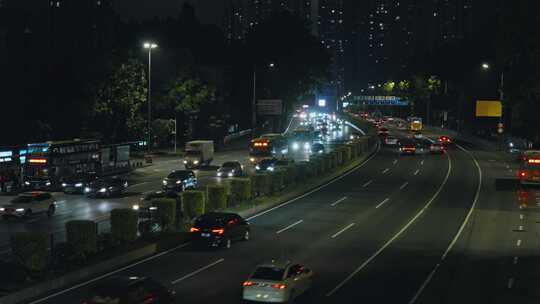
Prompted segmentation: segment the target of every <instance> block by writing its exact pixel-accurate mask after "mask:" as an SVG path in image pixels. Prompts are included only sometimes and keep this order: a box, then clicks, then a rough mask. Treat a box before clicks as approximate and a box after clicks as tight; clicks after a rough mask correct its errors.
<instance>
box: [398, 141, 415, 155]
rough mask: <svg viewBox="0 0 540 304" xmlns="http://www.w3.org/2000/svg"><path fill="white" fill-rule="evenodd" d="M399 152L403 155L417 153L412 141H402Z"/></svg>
mask: <svg viewBox="0 0 540 304" xmlns="http://www.w3.org/2000/svg"><path fill="white" fill-rule="evenodd" d="M399 152H400V153H401V154H415V153H416V144H415V143H414V142H412V141H400V142H399Z"/></svg>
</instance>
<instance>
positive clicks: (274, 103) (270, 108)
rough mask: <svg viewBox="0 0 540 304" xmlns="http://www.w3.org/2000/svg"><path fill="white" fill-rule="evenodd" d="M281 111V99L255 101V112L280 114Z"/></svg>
mask: <svg viewBox="0 0 540 304" xmlns="http://www.w3.org/2000/svg"><path fill="white" fill-rule="evenodd" d="M282 113H283V101H282V100H281V99H261V100H259V101H258V102H257V114H259V115H281V114H282Z"/></svg>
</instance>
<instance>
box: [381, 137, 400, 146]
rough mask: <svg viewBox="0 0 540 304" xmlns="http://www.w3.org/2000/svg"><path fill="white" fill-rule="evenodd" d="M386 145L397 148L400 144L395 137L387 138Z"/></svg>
mask: <svg viewBox="0 0 540 304" xmlns="http://www.w3.org/2000/svg"><path fill="white" fill-rule="evenodd" d="M384 144H385V145H388V146H395V145H397V144H398V139H397V138H395V137H393V136H387V137H386V138H385V139H384Z"/></svg>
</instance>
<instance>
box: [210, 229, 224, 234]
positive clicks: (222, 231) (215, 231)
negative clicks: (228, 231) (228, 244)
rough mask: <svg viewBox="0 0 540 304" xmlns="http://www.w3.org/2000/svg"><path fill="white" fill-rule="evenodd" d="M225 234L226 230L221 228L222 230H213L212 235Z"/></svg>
mask: <svg viewBox="0 0 540 304" xmlns="http://www.w3.org/2000/svg"><path fill="white" fill-rule="evenodd" d="M224 232H225V229H223V228H221V229H212V233H216V234H223V233H224Z"/></svg>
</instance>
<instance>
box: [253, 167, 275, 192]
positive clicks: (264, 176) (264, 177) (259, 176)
mask: <svg viewBox="0 0 540 304" xmlns="http://www.w3.org/2000/svg"><path fill="white" fill-rule="evenodd" d="M271 178H272V176H271V175H270V173H267V172H263V173H255V174H253V175H251V190H252V192H253V196H254V197H259V196H268V195H270V193H271V191H272V188H271V187H272V185H271V183H272V180H271Z"/></svg>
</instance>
